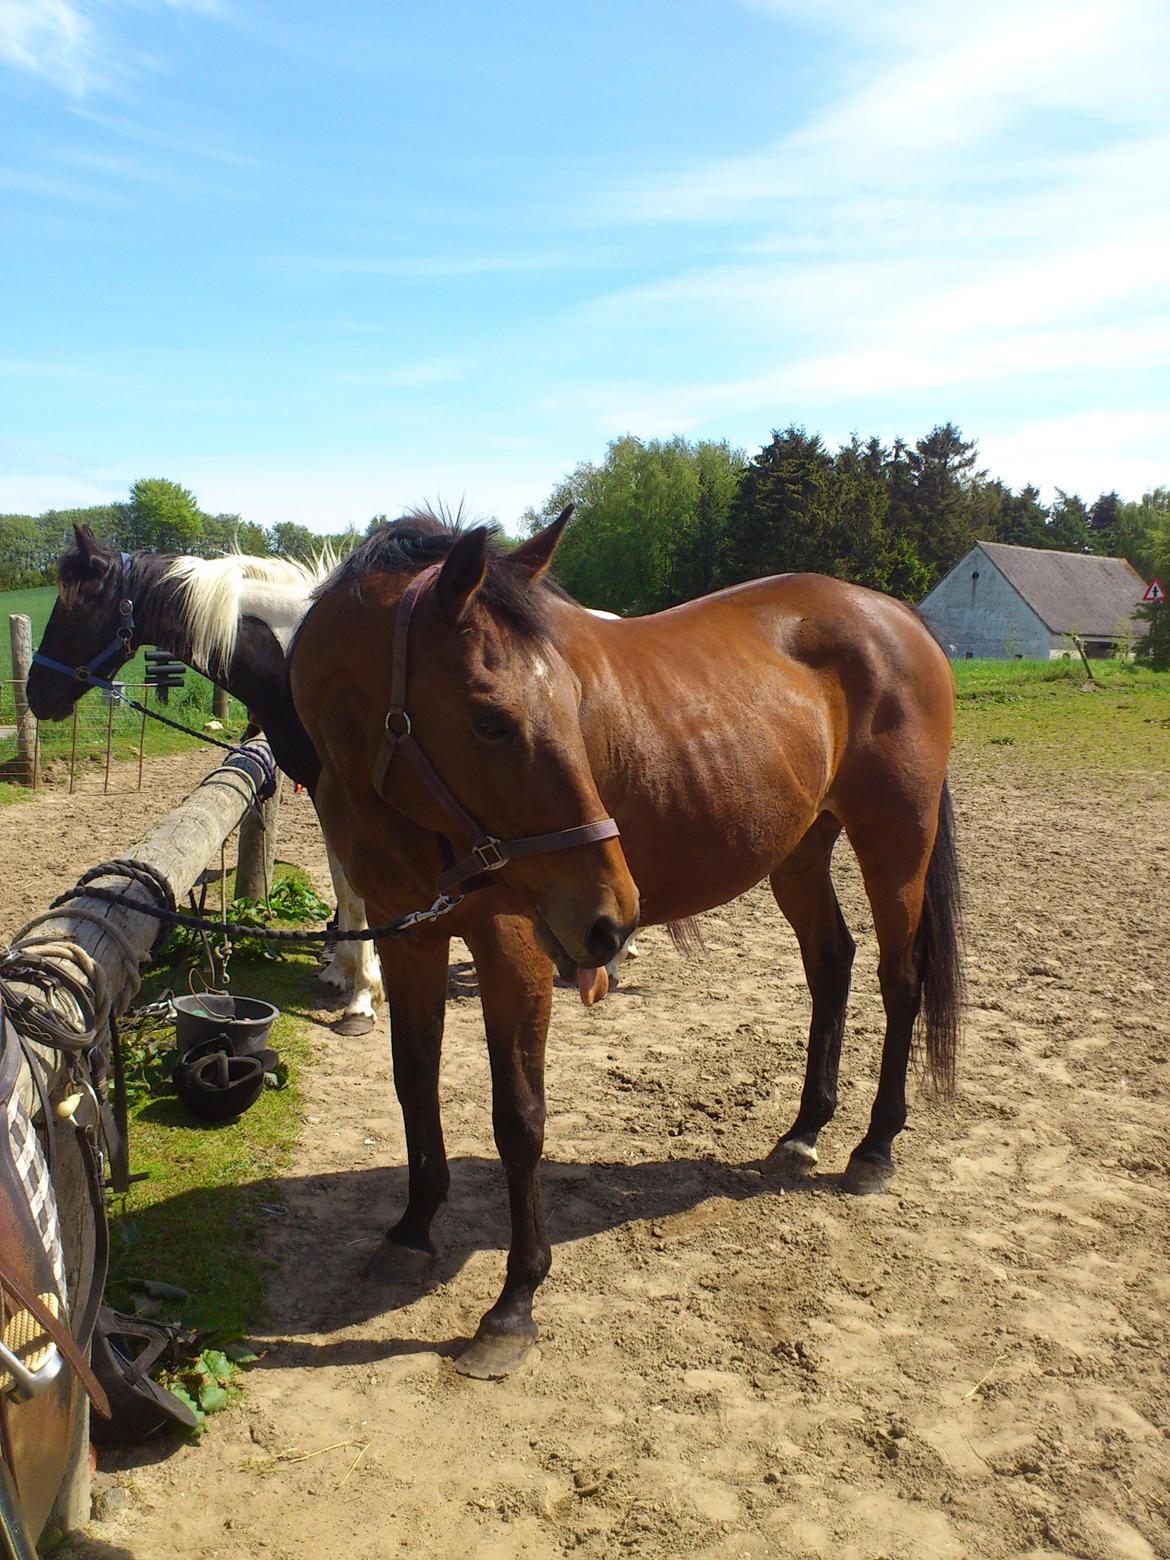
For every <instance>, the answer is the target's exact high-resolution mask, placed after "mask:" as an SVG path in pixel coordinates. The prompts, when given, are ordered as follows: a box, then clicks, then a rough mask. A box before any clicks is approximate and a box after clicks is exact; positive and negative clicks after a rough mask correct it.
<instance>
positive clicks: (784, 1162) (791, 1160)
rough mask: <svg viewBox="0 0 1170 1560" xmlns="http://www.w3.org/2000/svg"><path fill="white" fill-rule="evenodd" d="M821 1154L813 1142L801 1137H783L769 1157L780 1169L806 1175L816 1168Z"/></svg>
mask: <svg viewBox="0 0 1170 1560" xmlns="http://www.w3.org/2000/svg"><path fill="white" fill-rule="evenodd" d="M819 1157H820V1156H819V1155H818V1154H817V1151H816V1149H815V1148H814V1147H813V1145H812V1144H811V1143H804V1142H802V1141H801V1139H800V1138H781V1139H780V1141H779V1143H777V1144H776V1147H775V1148H774V1149H773V1150H772V1152H771V1153H770V1154H769V1156H768V1158H769V1160H770V1162H771V1163H772V1164H774V1165H775V1166H776V1167H777V1168H778V1169H780V1170H787V1171H789V1172H790V1173H791V1174H793V1175H804V1174H806V1173H807V1172H808V1171H809V1170H814V1169H815V1168H816V1165H817V1160H818V1158H819Z"/></svg>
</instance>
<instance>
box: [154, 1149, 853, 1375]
mask: <svg viewBox="0 0 1170 1560" xmlns="http://www.w3.org/2000/svg"><path fill="white" fill-rule="evenodd" d="M543 1185H544V1191H545V1202H546V1207H547V1213H548V1224H549V1235H550V1239H551V1241H552V1243H553V1246H554V1248H555V1247H556V1246H560V1245H564V1244H568V1243H570V1242H573V1241H579V1240H582V1239H585V1238H586V1237H588V1236H592V1235H598V1234H601V1233H604V1232H606V1231H610V1230H614V1229H618V1228H620V1227H622V1226H624V1225H628V1224H632V1223H636V1222H655V1221H659V1220H664V1219H670V1218H673V1217H675V1216H677V1215H679V1214H685V1213H686V1212H688V1211H690V1210H694V1209H696V1208H698V1207H699V1206H700V1205H701V1204H703V1203H705V1202H709V1201H711V1200H713V1199H718V1198H725V1199H729V1200H731V1201H735V1202H743V1201H747V1200H750V1199H754V1198H758V1197H779V1195H780V1194H781V1192H782V1191H783V1192H785V1193H788V1194H789V1195H791V1194H792V1193H794V1192H801V1191H804V1192H815V1191H821V1192H829V1191H835V1190H837V1189H838V1188H839V1185H840V1177H839V1176H836V1175H824V1176H817V1177H812V1178H794V1177H792V1176H788V1175H784V1174H783V1173H782V1172H781V1171H780V1170H778V1169H777V1168H775V1167H774V1166H773V1165H772V1164H771V1163H770V1162H769V1161H760V1160H754V1161H750V1162H746V1163H743V1164H734V1163H727V1162H725V1161H720V1160H717V1159H713V1158H706V1157H704V1158H697V1159H671V1160H650V1161H645V1162H643V1163H640V1164H625V1163H615V1162H610V1161H598V1162H593V1163H565V1162H558V1161H555V1160H553V1161H546V1162H545V1164H544V1166H543ZM253 1190H254V1192H255V1193H256V1200H257V1203H258V1204H259V1205H260V1206H261V1207H262V1209H263V1211H264V1215H265V1217H266V1218H267V1219H268V1229H269V1238H268V1241H267V1244H268V1245H269V1247H270V1255H271V1256H272V1257H274V1258H275V1260H276V1262H277V1264H278V1268H280V1269H283V1271H284V1277H283V1278H281V1277H278V1278H277V1279H276V1282H275V1283H274V1285H273V1296H272V1301H271V1314H270V1317H269V1326H268V1327H267V1328H266V1329H265V1331H266V1332H267V1333H268V1334H269V1336H270V1337H272V1338H273V1339H274V1340H279V1343H278V1344H277V1345H276V1346H274V1347H269V1348H268V1349H267V1351H266V1352H265V1353H264V1355H263V1362H262V1363H263V1366H264V1367H265V1368H268V1369H290V1368H294V1367H304V1366H314V1367H315V1366H338V1365H358V1364H370V1363H374V1362H376V1361H379V1360H387V1359H391V1358H394V1357H397V1356H402V1355H407V1354H418V1353H434V1354H440V1355H455V1354H458V1353H459V1352H460V1350H461V1348H462V1346H463V1344H464V1343H465V1342H466V1341H467V1339H466V1337H459V1338H444V1339H438V1338H434V1339H419V1338H412V1337H405V1336H400V1337H394V1336H390V1337H387V1336H386V1335H385V1334H384V1333H383V1334H382V1335H380V1336H378V1337H359V1338H355V1337H354V1336H352V1331H351V1330H352V1328H353V1327H354V1326H355V1325H361V1324H362V1323H364V1322H368V1321H371V1320H373V1319H374V1318H375V1317H379V1316H385V1315H386V1314H387V1313H390V1312H393V1311H398V1310H402V1309H405V1308H407V1307H409V1306H412V1305H414V1304H415V1303H417V1302H418V1301H420V1300H422V1299H424V1298H425V1297H426V1296H427V1295H428V1294H430V1293H432V1292H433V1291H435V1290H437V1289H439V1288H440V1287H442V1286H443V1285H445V1284H448V1283H450V1282H451V1281H452V1280H453V1279H455V1278H456V1277H457V1276H458V1274H459V1273H460V1272H461V1270H462V1269H463V1268H464V1267H465V1266H466V1264H467V1263H468V1261H469V1260H470V1259H471V1258H472V1257H473V1256H474V1255H475V1254H476V1253H477V1252H480V1251H498V1252H499V1253H500V1274H499V1277H500V1281H501V1282H502V1281H503V1275H504V1254H505V1253H506V1251H507V1248H508V1243H509V1239H510V1230H509V1224H508V1205H507V1195H506V1188H505V1185H504V1179H503V1174H502V1172H501V1169H500V1165H499V1162H498V1161H497V1160H495V1159H489V1158H483V1157H478V1156H466V1157H460V1158H457V1159H454V1160H452V1161H451V1192H450V1197H449V1199H448V1202H447V1204H446V1205H445V1207H444V1208H443V1209H442V1210H441V1211H440V1213H439V1215H438V1216H437V1218H436V1220H435V1226H434V1230H433V1235H434V1240H435V1246H436V1253H435V1256H434V1258H433V1260H432V1261H431V1262H430V1263H428V1264H427V1265H426V1266H425V1267H424V1268H423V1269H422V1271H421V1272H418V1273H416V1274H413V1275H411V1276H409V1277H403V1278H402V1279H401V1281H393V1280H391V1281H387V1280H384V1279H378V1278H374V1277H371V1276H369V1275H368V1274H367V1268H368V1266H369V1263H370V1260H371V1258H372V1257H373V1256H374V1254H375V1253H376V1252H377V1251H378V1249H379V1248H380V1246H381V1244H382V1238H383V1235H384V1233H385V1230H386V1229H387V1227H388V1226H389V1225H391V1224H392V1223H393V1222H394V1220H395V1219H396V1218H397V1217H398V1214H399V1213H400V1211H401V1209H402V1207H403V1206H404V1204H405V1199H406V1169H405V1167H404V1166H377V1167H372V1168H368V1169H364V1168H363V1169H354V1170H342V1171H338V1172H335V1173H332V1174H328V1175H315V1176H308V1177H300V1176H286V1177H282V1178H277V1179H274V1180H271V1181H266V1182H263V1183H255V1185H254V1187H253ZM214 1196H215V1193H214V1192H213V1191H197V1192H188V1193H183V1194H180V1195H179V1196H177V1197H175V1198H172V1199H170V1200H169V1202H167V1203H165V1204H161V1205H159V1206H158V1208H157V1210H156V1211H157V1213H158V1215H159V1216H160V1217H161V1218H163V1219H165V1220H171V1219H180V1220H181V1219H186V1218H189V1217H198V1218H200V1219H202V1220H206V1218H207V1217H208V1215H209V1213H211V1214H213V1208H212V1207H211V1206H210V1205H209V1200H212V1201H213V1199H214ZM194 1201H197V1202H198V1204H199V1206H198V1207H194V1206H192V1203H193V1202H194ZM668 1233H669V1232H668ZM468 1320H469V1323H473V1320H474V1319H473V1318H472V1317H471V1315H470V1314H469V1318H468ZM342 1330H350V1331H349V1335H348V1336H345V1337H325V1338H323V1340H322V1341H320V1342H317V1341H312V1340H309V1339H307V1338H306V1334H314V1333H315V1334H322V1335H327V1334H332V1333H339V1332H341V1331H342ZM290 1335H292V1336H290Z"/></svg>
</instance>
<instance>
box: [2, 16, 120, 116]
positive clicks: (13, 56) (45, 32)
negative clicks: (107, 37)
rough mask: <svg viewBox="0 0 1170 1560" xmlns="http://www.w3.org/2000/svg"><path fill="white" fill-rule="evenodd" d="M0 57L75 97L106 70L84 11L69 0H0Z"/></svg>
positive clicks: (107, 64)
mask: <svg viewBox="0 0 1170 1560" xmlns="http://www.w3.org/2000/svg"><path fill="white" fill-rule="evenodd" d="M0 60H3V61H5V62H6V63H7V64H9V65H13V66H15V67H16V68H17V69H18V70H26V71H31V72H33V74H35V75H38V76H44V77H45V78H46V79H47V80H49V81H51V82H52V83H53V85H54V86H57V87H60V88H62V89H63V90H64V91H65V92H68V93H71V94H73V95H75V96H81V95H82V94H83V93H85V92H86V91H87V90H89V89H90V88H91V87H93V86H96V85H102V84H104V82H105V80H106V79H107V77H108V74H109V70H110V62H109V61H107V60H105V59H104V58H103V51H102V47H101V44H100V42H99V39H98V35H97V32H96V29H95V28H94V25H93V22H92V20H91V18H90V16H89V15H88V14H87V12H86V11H85V10H84V9H83V8H82V6H80V5H77V4H74V3H72V0H0Z"/></svg>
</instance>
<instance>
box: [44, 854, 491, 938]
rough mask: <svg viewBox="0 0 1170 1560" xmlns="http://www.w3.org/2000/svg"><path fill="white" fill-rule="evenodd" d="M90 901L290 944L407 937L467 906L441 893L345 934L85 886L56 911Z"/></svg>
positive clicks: (64, 897)
mask: <svg viewBox="0 0 1170 1560" xmlns="http://www.w3.org/2000/svg"><path fill="white" fill-rule="evenodd" d="M94 875H95V876H98V877H101V876H107V875H108V876H110V877H116V876H118V869H117V868H113V869H108V868H107V869H96V870H95V873H94ZM88 898H93V899H101V900H104V901H105V902H106V903H107V904H111V905H124V906H125V907H126V909H128V910H136V911H138V913H139V914H140V915H149V916H153V917H154V919H155V920H156V921H161V922H162V923H163V925H164V926H187V927H191V928H193V929H194V930H195V931H205V932H219V933H221V934H222V935H223V936H225V937H237V938H239V937H259V938H261V939H263V940H264V941H266V942H287V943H315V942H322V943H324V942H375V941H376V940H377V939H378V938H380V937H404V936H405V935H406V934H407V933H408V932H412V931H414V929H415V927H418V926H426V925H429V924H430V923H431V922H432V921H438V920H441V919H442V917H443V916H445V915H450V913H451V911H452V910H454V909H455V908H456V906H457V905H460V904H462V903H463V895H462V894H457V895H455V896H454V897H452V896H451V895H450V894H440V895H439V897H438V898H437V899H436V900H435V901H434V903H433V904H432V905H431V906H430V907H429V909H426V910H411V911H410V913H409V914H408V915H400V916H399V917H398V919H397V920H395V921H389V922H387V924H386V925H385V926H367V927H365V928H364V929H363V930H362V931H359V932H341V931H338V930H337V928H336V927H332V928H327V929H326V930H325V931H323V932H310V931H303V930H299V929H296V928H293V929H289V930H283V929H277V928H275V927H259V926H245V925H243V924H242V923H240V922H238V921H215V920H212V919H211V918H210V917H209V916H202V915H185V914H184V913H183V912H182V911H180V910H164V909H162V908H160V907H159V906H158V905H152V904H148V903H147V902H146V901H145V900H142V899H131V898H130V897H129V895H127V894H119V893H115V892H114V890H113V889H109V888H95V887H93V886H92V885H88V886H82V885H81V884H78V886H77V887H76V888H71V889H70V890H69V891H68V893H65V894H61V895H60V896H59V897H58V898H57V899H55V900H54V901H53V909H54V910H55V909H57V908H58V907H59V906H61V905H64V904H68V903H69V901H70V900H73V899H88Z"/></svg>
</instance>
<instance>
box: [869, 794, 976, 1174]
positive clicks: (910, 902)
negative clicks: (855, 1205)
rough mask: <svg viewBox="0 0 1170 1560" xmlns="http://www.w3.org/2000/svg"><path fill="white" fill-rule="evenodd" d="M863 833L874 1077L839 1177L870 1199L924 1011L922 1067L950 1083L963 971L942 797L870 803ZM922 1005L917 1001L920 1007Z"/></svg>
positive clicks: (897, 1119) (900, 1107) (883, 1168)
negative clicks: (880, 1008) (878, 1044)
mask: <svg viewBox="0 0 1170 1560" xmlns="http://www.w3.org/2000/svg"><path fill="white" fill-rule="evenodd" d="M869 801H870V803H871V807H872V810H871V811H869V812H868V814H867V822H866V824H865V825H864V826H859V827H856V828H855V827H852V826H851V828H850V841H851V843H852V845H853V848H854V850H855V851H856V852H857V859H858V862H859V864H860V866H861V874H862V877H863V878H864V880H865V890H866V893H867V895H868V896H869V903H870V908H871V910H872V911H873V920H874V928H875V930H876V932H877V940H878V950H879V959H878V979H879V981H880V983H881V991H882V1003H883V1005H884V1007H885V1010H886V1034H885V1040H884V1042H883V1045H882V1065H881V1074H880V1077H879V1080H878V1090H877V1096H876V1098H875V1099H874V1104H873V1112H872V1115H871V1117H870V1123H869V1130H868V1131H867V1132H866V1134H865V1136H864V1138H862V1140H861V1142H860V1143H859V1144H858V1145H857V1147H856V1148H855V1149H854V1150H853V1153H852V1155H851V1156H850V1160H849V1167H848V1169H847V1171H846V1173H845V1186H846V1188H847V1190H849V1191H852V1192H868V1191H874V1190H877V1189H878V1188H879V1187H881V1186H882V1185H883V1184H884V1183H885V1181H886V1180H888V1178H889V1177H890V1176H891V1175H892V1174H893V1170H894V1155H893V1143H894V1139H895V1137H897V1135H898V1133H899V1132H900V1131H901V1130H902V1128H903V1127H904V1126H905V1124H906V1070H907V1066H908V1064H909V1060H910V1050H911V1043H912V1040H913V1036H914V1026H915V1022H916V1020H917V1018H918V1013H919V1009H920V1008H921V1007H923V1006H925V1017H926V1023H925V1026H924V1028H925V1043H926V1057H927V1061H928V1063H929V1066H930V1070H931V1074H932V1076H933V1077H934V1079H935V1080H936V1082H937V1083H939V1084H940V1085H941V1086H942V1088H943V1089H944V1090H949V1088H950V1087H951V1084H952V1082H953V1077H954V1059H955V1048H956V1043H957V1038H958V1018H959V1006H960V1001H961V997H962V970H961V964H960V945H959V935H960V933H959V878H958V860H957V857H956V854H955V845H954V825H953V820H952V817H951V806H950V798H949V796H948V795H947V791H946V787H945V785H943V786H942V787H941V796H939V795H938V794H936V795H935V796H934V797H933V798H931V799H930V800H929V801H928V800H926V799H923V798H916V799H911V798H906V797H902V798H895V797H891V798H889V799H887V803H886V805H884V806H883V805H882V804H881V798H880V797H877V796H874V795H872V794H871V795H870V797H869ZM924 998H925V1001H924Z"/></svg>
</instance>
